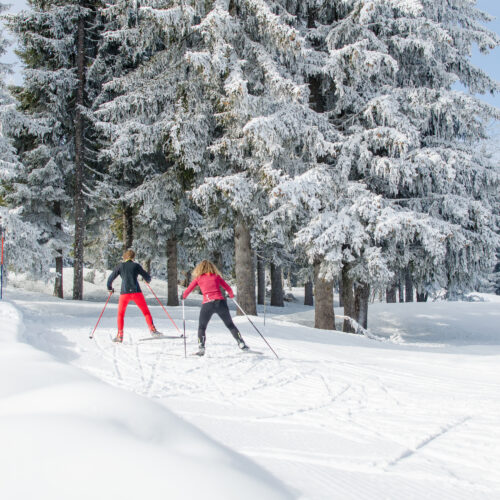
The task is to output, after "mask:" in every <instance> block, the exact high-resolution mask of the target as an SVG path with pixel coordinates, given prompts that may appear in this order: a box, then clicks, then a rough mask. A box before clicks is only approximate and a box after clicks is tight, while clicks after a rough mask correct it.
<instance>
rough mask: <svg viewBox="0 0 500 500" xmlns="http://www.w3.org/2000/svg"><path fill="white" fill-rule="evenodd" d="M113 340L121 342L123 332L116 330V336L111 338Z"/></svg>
mask: <svg viewBox="0 0 500 500" xmlns="http://www.w3.org/2000/svg"><path fill="white" fill-rule="evenodd" d="M113 342H118V343H120V344H121V343H122V342H123V332H118V333H117V334H116V337H115V338H114V339H113Z"/></svg>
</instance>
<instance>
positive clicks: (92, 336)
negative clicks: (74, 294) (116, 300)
mask: <svg viewBox="0 0 500 500" xmlns="http://www.w3.org/2000/svg"><path fill="white" fill-rule="evenodd" d="M111 295H113V291H111V292H109V296H108V300H106V303H105V304H104V307H103V308H102V312H101V315H100V316H99V319H98V320H97V323H96V324H95V327H94V329H93V330H92V333H91V334H90V335H89V339H93V338H94V332H95V331H96V329H97V325H98V324H99V321H101V318H102V315H103V314H104V310H105V309H106V306H107V305H108V302H109V299H110V298H111Z"/></svg>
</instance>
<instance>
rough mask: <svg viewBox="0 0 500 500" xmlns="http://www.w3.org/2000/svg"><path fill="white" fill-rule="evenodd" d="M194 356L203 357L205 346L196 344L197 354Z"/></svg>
mask: <svg viewBox="0 0 500 500" xmlns="http://www.w3.org/2000/svg"><path fill="white" fill-rule="evenodd" d="M195 354H196V356H200V357H201V356H205V345H204V344H198V352H195Z"/></svg>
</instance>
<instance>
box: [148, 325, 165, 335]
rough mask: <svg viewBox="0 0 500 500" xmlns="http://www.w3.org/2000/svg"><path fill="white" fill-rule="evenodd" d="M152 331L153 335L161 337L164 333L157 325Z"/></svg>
mask: <svg viewBox="0 0 500 500" xmlns="http://www.w3.org/2000/svg"><path fill="white" fill-rule="evenodd" d="M150 333H151V336H152V337H161V336H162V335H163V333H161V332H159V331H158V330H157V329H156V327H155V326H153V328H151V330H150Z"/></svg>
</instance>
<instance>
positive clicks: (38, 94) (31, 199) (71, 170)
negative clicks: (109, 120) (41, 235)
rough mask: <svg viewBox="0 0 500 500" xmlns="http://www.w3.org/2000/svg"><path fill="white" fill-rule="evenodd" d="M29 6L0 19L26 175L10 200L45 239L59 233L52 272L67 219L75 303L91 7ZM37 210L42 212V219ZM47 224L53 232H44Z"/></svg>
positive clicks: (94, 33) (93, 27)
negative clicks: (11, 38)
mask: <svg viewBox="0 0 500 500" xmlns="http://www.w3.org/2000/svg"><path fill="white" fill-rule="evenodd" d="M30 7H31V9H30V10H26V11H22V12H20V13H18V14H14V15H9V16H7V17H6V23H7V26H8V27H9V29H10V30H11V31H12V32H13V33H14V34H15V35H16V37H17V41H18V46H19V55H20V58H21V59H22V61H23V62H24V66H25V70H24V84H23V87H22V89H20V90H19V92H17V97H18V99H19V101H20V103H21V108H20V109H21V111H22V112H23V113H24V115H25V122H26V123H29V125H28V126H27V127H24V128H22V129H21V128H20V129H19V130H18V136H19V144H18V147H19V148H20V150H21V151H22V158H23V163H24V165H25V167H26V170H25V173H24V179H20V182H19V184H18V188H19V189H18V190H17V194H16V196H17V197H18V201H19V202H20V203H22V204H23V210H25V211H29V212H30V213H31V214H32V216H33V217H38V218H39V220H40V223H41V224H44V225H45V228H44V230H45V231H47V238H49V239H53V238H56V236H55V235H56V233H57V234H58V235H59V236H58V238H59V240H60V241H59V242H58V243H59V248H58V251H59V252H60V253H61V254H60V255H59V259H58V260H57V268H58V275H60V274H61V272H62V251H63V250H64V249H65V248H66V246H63V238H62V237H61V231H62V229H63V225H62V219H61V218H62V217H64V216H66V215H68V216H72V218H73V222H74V245H73V257H74V281H73V298H74V299H82V295H83V258H84V256H83V245H84V235H85V223H86V222H85V211H86V199H85V191H87V192H90V191H91V185H90V184H91V180H92V178H93V175H94V174H93V172H92V170H91V167H92V166H93V162H92V160H91V159H90V158H89V152H91V151H92V149H93V147H92V144H91V142H92V140H93V138H94V137H93V131H92V127H91V126H90V124H89V121H88V120H87V119H86V118H85V116H84V115H85V109H86V108H88V105H89V102H88V101H89V98H92V97H91V91H90V89H91V88H92V87H93V86H95V82H93V81H92V80H90V79H89V78H88V75H87V65H88V61H89V58H92V56H93V53H94V52H95V47H96V41H97V38H98V30H99V27H98V22H97V2H95V1H93V0H88V1H85V2H74V1H70V0H68V1H62V2H59V1H57V2H56V1H45V0H44V1H39V0H32V1H31V2H30ZM87 167H90V168H87ZM23 186H24V187H23ZM70 197H71V198H72V203H71V202H70V199H71V198H70ZM40 201H42V202H43V203H42V204H40ZM42 206H43V209H42V208H39V207H42ZM40 210H44V211H45V215H44V217H43V218H40V214H39V213H38V212H39V211H40ZM42 220H44V221H45V222H42ZM49 227H50V228H53V230H52V231H50V232H49ZM58 294H59V295H60V293H59V292H58Z"/></svg>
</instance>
